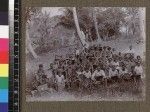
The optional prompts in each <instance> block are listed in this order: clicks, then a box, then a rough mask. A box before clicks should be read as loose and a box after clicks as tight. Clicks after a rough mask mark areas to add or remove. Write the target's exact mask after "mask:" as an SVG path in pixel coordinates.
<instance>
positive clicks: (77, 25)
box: [73, 7, 84, 46]
mask: <svg viewBox="0 0 150 112" xmlns="http://www.w3.org/2000/svg"><path fill="white" fill-rule="evenodd" d="M73 18H74V22H75V26H76V30H77V34H78V36H79V40H80V42H81V44H82V46H84V44H83V42H82V39H83V37H82V34H81V30H80V26H79V21H78V16H77V11H76V8H75V7H73Z"/></svg>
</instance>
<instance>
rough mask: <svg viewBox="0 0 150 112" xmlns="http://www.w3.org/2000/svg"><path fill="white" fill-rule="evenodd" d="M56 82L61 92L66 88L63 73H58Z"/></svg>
mask: <svg viewBox="0 0 150 112" xmlns="http://www.w3.org/2000/svg"><path fill="white" fill-rule="evenodd" d="M56 83H57V90H58V91H59V92H61V91H63V90H64V88H65V77H64V75H63V74H61V73H59V74H57V75H56Z"/></svg>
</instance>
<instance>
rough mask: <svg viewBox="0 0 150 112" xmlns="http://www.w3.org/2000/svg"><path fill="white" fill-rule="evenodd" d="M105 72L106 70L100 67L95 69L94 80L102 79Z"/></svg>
mask: <svg viewBox="0 0 150 112" xmlns="http://www.w3.org/2000/svg"><path fill="white" fill-rule="evenodd" d="M105 76H106V75H105V72H104V70H102V69H100V68H98V69H96V70H95V71H94V73H93V74H92V80H96V81H100V80H101V79H102V78H103V77H105Z"/></svg>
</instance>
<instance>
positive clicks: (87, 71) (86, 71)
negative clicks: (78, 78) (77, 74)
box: [83, 69, 92, 79]
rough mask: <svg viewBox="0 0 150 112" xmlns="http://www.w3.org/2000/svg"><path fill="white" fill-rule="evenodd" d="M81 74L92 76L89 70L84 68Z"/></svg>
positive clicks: (88, 77)
mask: <svg viewBox="0 0 150 112" xmlns="http://www.w3.org/2000/svg"><path fill="white" fill-rule="evenodd" d="M83 75H84V76H85V77H86V78H87V79H90V78H91V77H92V75H91V71H90V70H88V69H86V70H85V71H83Z"/></svg>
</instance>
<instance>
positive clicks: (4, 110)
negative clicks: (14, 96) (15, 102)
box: [0, 103, 8, 112]
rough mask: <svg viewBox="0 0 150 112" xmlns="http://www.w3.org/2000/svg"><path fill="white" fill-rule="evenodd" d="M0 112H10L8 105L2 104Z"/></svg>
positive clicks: (0, 104)
mask: <svg viewBox="0 0 150 112" xmlns="http://www.w3.org/2000/svg"><path fill="white" fill-rule="evenodd" d="M0 112H8V103H0Z"/></svg>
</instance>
